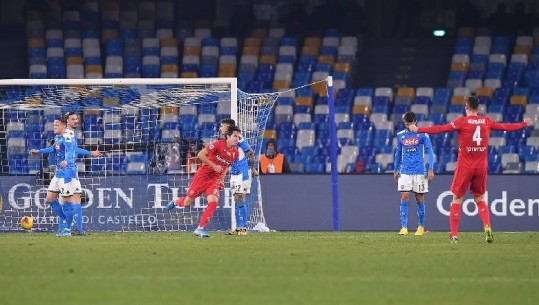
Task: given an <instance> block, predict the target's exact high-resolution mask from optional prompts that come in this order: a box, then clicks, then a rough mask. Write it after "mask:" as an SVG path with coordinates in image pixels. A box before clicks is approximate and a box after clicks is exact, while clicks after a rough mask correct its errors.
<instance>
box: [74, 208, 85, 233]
mask: <svg viewBox="0 0 539 305" xmlns="http://www.w3.org/2000/svg"><path fill="white" fill-rule="evenodd" d="M73 214H74V216H73V218H75V221H76V222H77V231H79V233H82V232H83V231H82V206H81V205H80V204H74V205H73Z"/></svg>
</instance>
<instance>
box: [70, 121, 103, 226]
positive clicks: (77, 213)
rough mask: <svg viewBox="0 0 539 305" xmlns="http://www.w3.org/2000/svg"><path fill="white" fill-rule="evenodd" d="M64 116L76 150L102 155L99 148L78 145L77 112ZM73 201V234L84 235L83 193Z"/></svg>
mask: <svg viewBox="0 0 539 305" xmlns="http://www.w3.org/2000/svg"><path fill="white" fill-rule="evenodd" d="M64 118H65V119H66V121H67V129H66V134H68V136H69V137H71V138H72V139H73V144H74V145H75V152H76V153H77V155H82V156H92V157H100V156H101V152H99V151H98V150H94V151H89V150H86V149H81V148H79V147H78V142H77V140H78V139H77V136H76V135H75V129H77V126H78V124H79V116H78V115H77V113H75V112H73V111H70V112H67V113H66V114H65V115H64ZM75 159H76V156H75ZM72 202H73V210H74V216H73V219H74V220H75V223H76V228H75V229H76V230H74V231H73V235H84V230H83V228H82V206H81V193H77V194H75V195H73V198H72Z"/></svg>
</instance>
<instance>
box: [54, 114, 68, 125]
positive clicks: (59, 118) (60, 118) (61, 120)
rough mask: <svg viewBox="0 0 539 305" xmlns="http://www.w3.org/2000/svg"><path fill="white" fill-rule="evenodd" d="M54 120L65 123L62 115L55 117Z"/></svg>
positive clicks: (65, 120)
mask: <svg viewBox="0 0 539 305" xmlns="http://www.w3.org/2000/svg"><path fill="white" fill-rule="evenodd" d="M55 121H59V122H60V123H62V124H64V125H67V119H66V118H65V117H63V116H60V117H57V118H56V119H55Z"/></svg>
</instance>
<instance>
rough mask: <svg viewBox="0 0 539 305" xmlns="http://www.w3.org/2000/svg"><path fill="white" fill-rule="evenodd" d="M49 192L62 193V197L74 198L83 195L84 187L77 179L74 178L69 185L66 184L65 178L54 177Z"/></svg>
mask: <svg viewBox="0 0 539 305" xmlns="http://www.w3.org/2000/svg"><path fill="white" fill-rule="evenodd" d="M47 191H49V192H53V193H60V196H62V197H69V196H73V195H74V194H80V193H82V186H81V185H80V181H79V179H77V178H72V179H71V181H69V183H65V181H64V178H58V177H56V176H54V177H52V179H51V184H49V188H48V189H47Z"/></svg>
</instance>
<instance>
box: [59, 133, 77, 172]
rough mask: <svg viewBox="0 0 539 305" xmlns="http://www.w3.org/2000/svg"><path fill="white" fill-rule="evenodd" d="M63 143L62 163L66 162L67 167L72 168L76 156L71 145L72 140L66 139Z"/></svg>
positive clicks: (73, 145) (73, 146)
mask: <svg viewBox="0 0 539 305" xmlns="http://www.w3.org/2000/svg"><path fill="white" fill-rule="evenodd" d="M64 143H65V159H64V161H62V163H63V162H66V164H67V166H74V165H75V157H76V156H77V154H76V153H75V143H73V141H72V139H66V140H64Z"/></svg>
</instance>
